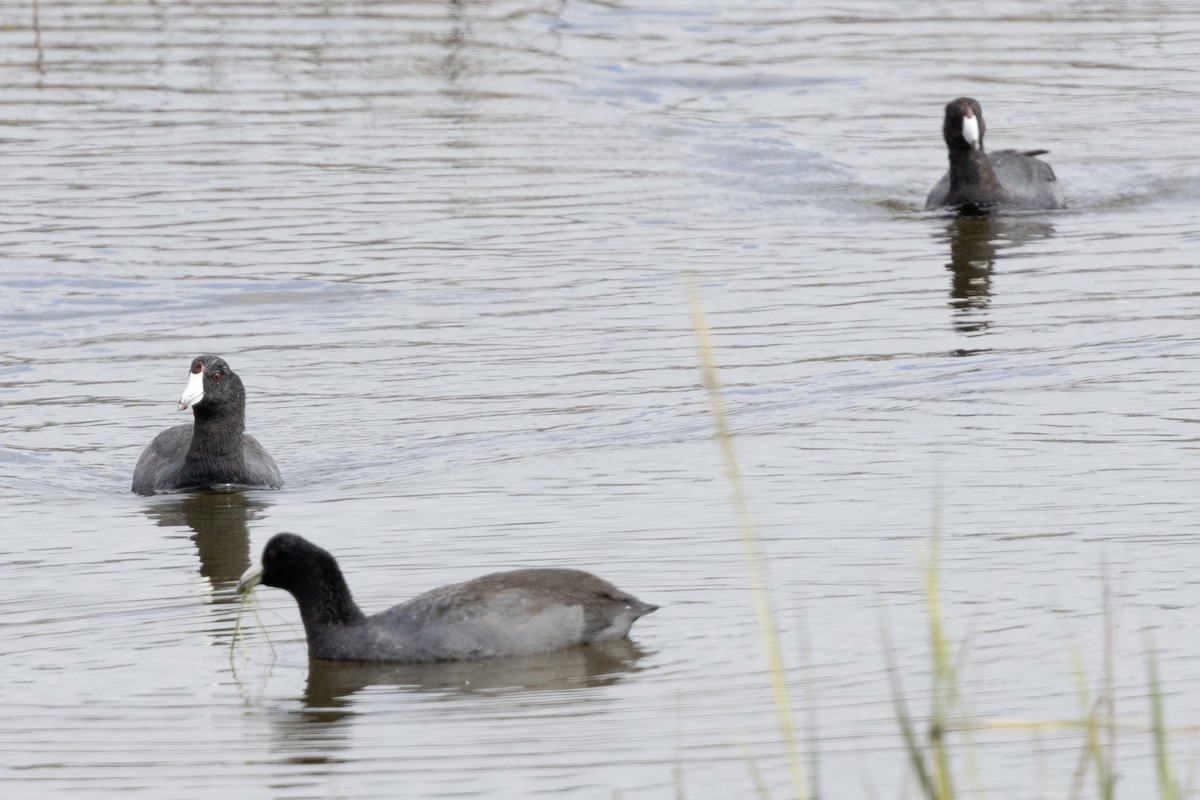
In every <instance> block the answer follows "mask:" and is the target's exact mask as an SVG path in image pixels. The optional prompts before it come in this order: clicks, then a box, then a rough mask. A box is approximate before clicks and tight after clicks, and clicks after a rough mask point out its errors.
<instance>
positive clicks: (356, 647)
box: [237, 533, 658, 663]
mask: <svg viewBox="0 0 1200 800" xmlns="http://www.w3.org/2000/svg"><path fill="white" fill-rule="evenodd" d="M259 583H263V584H266V585H267V586H277V587H279V588H280V589H286V590H287V591H289V592H291V593H292V596H293V597H295V598H296V602H297V603H298V604H299V605H300V617H301V619H303V620H304V632H305V634H306V635H307V636H308V655H309V657H310V658H321V659H331V660H338V661H399V662H408V663H419V662H429V661H466V660H473V659H481V658H489V657H493V656H515V655H529V654H532V653H546V652H550V651H552V650H558V649H560V648H563V647H570V646H571V645H578V644H587V643H589V642H603V641H607V640H611V639H620V638H622V637H624V636H626V635H628V633H629V628H630V626H631V625H633V623H634V621H636V620H637V619H638V617H641V616H644V615H646V614H649V613H650V612H651V611H654V610H655V609H656V608H658V606H653V605H650V604H649V603H643V602H642V601H641V600H638V599H637V598H636V597H634V596H633V595H630V594H626V593H625V592H622V591H621V590H620V589H618V588H617V587H615V586H613V585H612V584H611V583H608V582H607V581H603V580H601V579H600V578H597V577H596V576H595V575H592V574H590V573H587V572H581V571H580V570H576V569H518V570H513V571H512V572H496V573H493V574H491V575H484V576H483V577H481V578H475V579H474V580H470V581H467V582H466V583H456V584H452V585H450V586H442V587H440V588H437V589H433V590H431V591H428V592H426V593H425V594H422V595H418V596H417V597H414V598H413V599H412V600H409V601H408V602H406V603H401V604H400V605H398V606H394V607H392V608H389V609H388V610H387V611H383V612H380V613H379V614H375V615H374V616H371V617H368V616H366V615H364V614H363V613H362V611H360V610H359V608H358V606H357V605H356V604H355V602H354V598H353V597H351V596H350V588H349V587H348V586H347V585H346V579H345V578H343V577H342V571H341V570H340V569H339V568H338V564H337V561H335V560H334V558H333V556H331V555H330V554H329V553H327V552H325V551H324V550H322V549H321V548H319V547H317V546H316V545H314V544H313V543H311V542H309V541H308V540H307V539H304V538H302V537H300V536H296V535H295V534H291V533H280V534H276V535H275V536H273V537H271V540H270V541H268V542H267V545H266V547H264V548H263V555H262V563H261V564H260V565H258V566H254V567H251V568H250V569H248V570H246V573H245V574H244V575H242V577H241V580H239V581H238V584H237V588H238V591H239V592H247V591H249V590H250V589H253V588H254V587H255V586H257V585H258V584H259Z"/></svg>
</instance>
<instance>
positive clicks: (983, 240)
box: [938, 214, 1054, 352]
mask: <svg viewBox="0 0 1200 800" xmlns="http://www.w3.org/2000/svg"><path fill="white" fill-rule="evenodd" d="M1053 235H1054V226H1053V225H1052V224H1051V223H1049V222H1047V221H1046V220H1045V219H1043V218H1041V217H1034V216H1032V215H1016V214H1014V215H996V214H992V215H978V214H962V215H958V216H955V217H953V218H952V219H950V220H949V221H948V222H947V223H946V227H945V230H944V231H942V232H941V233H939V234H938V239H939V240H941V241H943V242H945V243H947V244H949V246H950V260H949V261H948V262H946V269H947V270H948V271H949V272H950V275H951V277H950V307H951V308H952V309H954V314H953V318H952V323H953V325H954V329H955V330H956V331H958V332H959V333H966V334H978V333H985V332H986V331H987V330H988V327H989V326H990V322H989V319H988V315H987V310H988V306H989V305H990V304H991V300H992V276H993V273H994V270H995V269H996V264H997V262H998V261H999V260H1001V258H1002V257H1004V256H1005V255H1007V253H1008V251H1009V250H1010V249H1012V248H1013V247H1017V246H1020V245H1023V244H1025V243H1027V242H1030V241H1033V240H1037V239H1048V238H1050V237H1052V236H1053ZM971 352H978V351H971Z"/></svg>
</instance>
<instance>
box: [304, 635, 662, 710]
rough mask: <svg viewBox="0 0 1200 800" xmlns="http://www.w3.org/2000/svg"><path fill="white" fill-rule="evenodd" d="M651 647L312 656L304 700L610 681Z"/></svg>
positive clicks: (317, 703) (557, 687)
mask: <svg viewBox="0 0 1200 800" xmlns="http://www.w3.org/2000/svg"><path fill="white" fill-rule="evenodd" d="M646 656H647V651H645V650H643V649H642V648H641V647H639V646H638V645H637V644H635V643H634V642H632V641H630V640H622V641H617V642H603V643H600V644H595V645H588V646H582V647H569V648H566V649H564V650H558V651H556V652H553V653H542V654H539V655H536V656H521V657H516V658H494V659H487V660H485V661H457V662H449V663H436V664H372V663H365V662H362V663H360V662H337V661H310V662H309V665H308V684H307V688H306V690H305V693H304V704H305V705H306V706H307V707H309V708H314V709H317V708H320V709H328V708H342V707H345V706H346V705H347V698H349V697H350V696H351V695H353V694H355V693H357V692H359V691H361V690H363V689H364V688H366V687H368V686H394V687H397V688H400V689H404V690H406V691H414V692H438V693H448V694H460V695H470V694H508V693H520V692H537V691H568V690H571V689H583V688H589V687H597V686H611V685H613V684H615V683H617V682H619V681H621V680H623V679H624V678H625V677H627V676H629V675H632V674H634V673H636V672H638V671H639V669H640V668H639V667H638V662H639V661H641V660H642V659H643V658H645V657H646Z"/></svg>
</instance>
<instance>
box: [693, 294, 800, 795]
mask: <svg viewBox="0 0 1200 800" xmlns="http://www.w3.org/2000/svg"><path fill="white" fill-rule="evenodd" d="M687 292H688V305H689V306H690V308H691V315H692V330H693V332H694V334H695V337H696V349H697V351H698V352H699V357H700V371H701V373H702V375H703V377H704V386H705V388H706V389H707V390H708V400H709V405H710V406H711V410H712V415H713V427H714V428H715V430H716V434H715V435H716V438H717V443H718V444H719V445H720V447H721V456H722V460H723V461H724V464H725V479H726V480H727V481H728V483H729V489H730V492H731V493H732V495H733V501H734V507H735V509H736V512H737V522H738V530H739V532H740V538H741V541H742V548H743V552H744V554H745V558H746V568H747V571H748V573H749V579H750V594H751V596H752V597H753V599H754V611H755V615H756V616H757V618H758V627H759V633H760V635H761V636H762V640H763V649H764V650H765V654H766V658H767V669H768V671H769V672H770V675H771V686H772V689H773V690H774V696H775V715H776V719H777V722H778V725H779V732H780V736H781V738H782V740H783V745H784V748H785V750H786V752H787V761H788V767H789V770H790V772H791V778H792V791H793V796H794V797H795V798H797V800H807V798H808V792H807V790H806V789H805V783H804V768H803V766H802V765H801V760H800V753H799V749H798V748H797V746H796V733H795V726H794V725H793V724H792V712H791V703H790V701H789V699H788V689H787V680H786V675H785V673H784V668H783V658H782V656H781V654H780V649H779V636H778V634H777V632H776V630H775V619H774V615H773V614H772V611H771V602H770V596H769V593H768V590H767V578H766V570H765V567H764V565H763V559H762V554H761V553H760V552H759V547H758V534H757V532H756V530H755V528H754V524H753V522H752V521H751V519H750V509H749V506H748V504H747V502H746V494H745V491H744V489H743V486H742V475H741V471H740V470H739V469H738V463H737V457H736V454H735V453H734V449H733V436H732V435H731V434H730V432H729V425H728V423H727V422H726V417H725V401H724V398H722V396H721V384H720V381H719V379H718V377H717V368H716V360H715V358H714V356H713V346H712V339H711V337H710V335H709V331H708V323H707V322H706V321H705V318H704V309H703V308H702V307H701V304H700V293H699V290H698V289H697V287H696V275H695V273H694V272H688V274H687Z"/></svg>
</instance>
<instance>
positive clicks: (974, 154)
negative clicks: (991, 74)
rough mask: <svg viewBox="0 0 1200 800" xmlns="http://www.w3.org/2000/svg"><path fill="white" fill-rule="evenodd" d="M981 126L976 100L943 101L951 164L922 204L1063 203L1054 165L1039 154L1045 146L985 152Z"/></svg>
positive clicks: (976, 208)
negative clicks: (1024, 149) (1037, 148)
mask: <svg viewBox="0 0 1200 800" xmlns="http://www.w3.org/2000/svg"><path fill="white" fill-rule="evenodd" d="M985 130H986V126H985V124H984V122H983V110H982V109H981V108H980V106H979V103H978V101H976V100H974V99H973V98H970V97H960V98H958V99H957V100H953V101H951V102H950V103H949V104H947V106H946V116H945V120H944V122H943V125H942V137H943V138H944V139H945V141H946V149H947V153H948V156H949V159H950V169H949V170H948V171H947V172H946V174H945V175H943V176H942V179H941V180H940V181H938V183H937V185H935V186H934V187H933V189H932V190H931V191H930V192H929V196H928V197H927V198H926V200H925V208H926V209H934V208H943V207H950V208H958V209H960V210H963V211H968V212H988V211H991V210H1005V209H1009V210H1022V209H1024V210H1038V209H1053V208H1064V207H1065V206H1066V201H1065V200H1064V199H1063V192H1062V187H1061V186H1060V185H1059V183H1058V178H1057V177H1056V176H1055V174H1054V170H1053V169H1052V168H1051V167H1050V165H1049V164H1047V163H1046V162H1045V161H1042V160H1041V159H1039V158H1038V156H1040V155H1043V154H1045V153H1046V151H1045V150H1027V151H1017V150H998V151H996V152H995V153H988V152H986V151H985V150H984V148H983V136H984V132H985Z"/></svg>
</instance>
